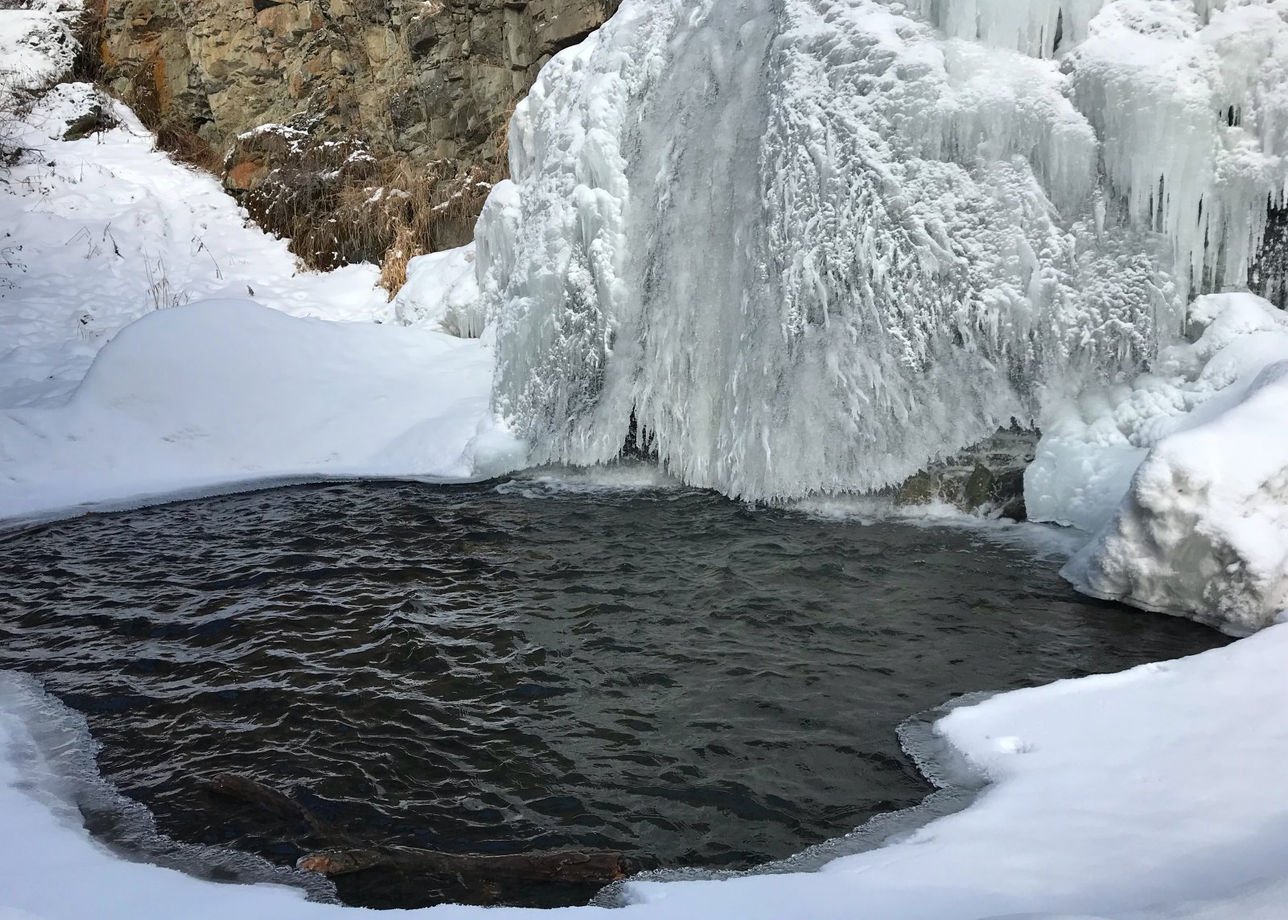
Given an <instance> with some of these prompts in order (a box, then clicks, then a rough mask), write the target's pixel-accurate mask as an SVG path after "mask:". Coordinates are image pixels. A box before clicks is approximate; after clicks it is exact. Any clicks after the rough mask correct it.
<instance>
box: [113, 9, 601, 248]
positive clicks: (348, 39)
mask: <svg viewBox="0 0 1288 920" xmlns="http://www.w3.org/2000/svg"><path fill="white" fill-rule="evenodd" d="M94 2H97V4H98V9H97V16H98V18H99V20H100V22H101V45H100V48H99V52H100V56H101V60H102V73H101V79H103V80H104V81H105V82H106V83H107V84H108V85H109V87H110V88H111V90H112V91H113V93H114V94H116V95H117V96H119V97H120V98H122V99H124V100H125V101H126V102H127V103H130V104H131V105H133V106H135V107H136V108H137V109H140V110H141V111H142V113H143V114H144V117H145V120H146V119H148V118H149V117H150V118H151V119H152V121H153V122H154V123H156V124H158V125H163V126H167V127H169V128H172V129H178V130H182V131H184V132H187V133H188V134H190V135H195V136H197V137H199V138H200V139H201V140H203V141H204V142H205V143H206V144H208V145H209V146H210V147H212V148H213V149H214V150H215V151H217V153H218V154H219V155H220V156H223V155H224V153H225V152H226V151H228V150H229V149H230V148H231V147H232V146H233V144H234V142H235V140H236V139H237V138H238V136H239V135H242V134H244V133H245V132H247V131H250V130H252V129H254V128H258V127H259V126H261V125H264V124H270V123H291V124H293V125H298V124H300V123H301V122H304V123H307V124H308V125H309V126H310V128H311V132H312V133H313V135H314V136H315V137H316V138H317V139H318V142H319V143H325V142H327V141H329V140H332V139H335V138H338V137H342V136H343V137H347V138H353V139H356V140H357V141H359V142H361V143H364V144H365V145H366V146H367V147H368V148H369V150H370V151H371V153H372V154H373V155H374V156H375V157H376V159H377V160H379V161H380V162H381V164H382V166H389V165H390V164H394V165H396V166H403V165H406V166H408V167H409V168H410V169H412V170H414V169H416V168H418V167H419V166H422V165H425V164H429V163H431V162H436V161H437V162H438V163H439V165H438V166H437V167H436V168H437V169H438V172H439V173H440V174H454V173H459V174H471V173H472V174H473V175H475V177H476V178H477V174H478V171H479V170H480V169H482V170H484V171H486V172H489V173H503V172H504V163H503V160H504V148H505V144H504V138H505V128H506V124H507V122H508V119H509V116H510V114H511V112H512V111H513V109H514V105H515V103H516V102H517V101H518V100H519V99H520V98H521V97H522V95H523V94H524V93H525V92H526V91H527V89H528V87H529V86H530V85H531V83H532V81H533V79H534V78H535V76H536V73H537V71H538V70H539V69H540V67H541V65H542V64H544V63H545V62H546V61H547V60H548V59H549V58H550V57H551V56H552V55H553V54H554V53H556V52H557V51H559V50H560V49H562V48H564V47H567V46H568V45H570V44H573V43H575V42H577V41H580V40H581V39H582V38H583V37H584V36H586V35H587V34H588V33H590V32H591V31H593V30H594V29H595V28H596V27H598V26H599V25H600V24H601V23H602V22H603V21H604V20H605V19H606V18H607V17H608V16H609V15H611V13H612V12H613V11H614V10H615V8H616V6H617V3H618V2H619V0H380V2H377V0H111V2H107V0H94ZM444 162H445V163H446V164H447V168H444V167H443V165H442V164H443V163H444ZM229 165H230V167H231V168H232V169H236V168H237V167H238V166H239V165H240V163H239V162H236V161H234V162H232V163H230V164H229ZM257 165H262V164H257ZM254 171H255V169H254V168H252V167H245V166H243V167H241V169H240V171H239V172H238V173H237V174H236V175H233V176H232V181H231V182H230V188H231V189H233V190H234V191H237V192H244V191H246V190H247V188H246V186H247V184H248V183H247V182H246V177H247V175H248V173H251V172H254ZM250 184H253V182H252V183H250ZM480 203H481V202H480ZM470 223H472V222H470Z"/></svg>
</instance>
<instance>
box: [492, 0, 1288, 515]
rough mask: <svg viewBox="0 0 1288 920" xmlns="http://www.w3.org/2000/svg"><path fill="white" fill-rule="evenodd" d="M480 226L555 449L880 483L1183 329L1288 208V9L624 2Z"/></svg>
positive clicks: (545, 94) (926, 1)
mask: <svg viewBox="0 0 1288 920" xmlns="http://www.w3.org/2000/svg"><path fill="white" fill-rule="evenodd" d="M510 150H511V168H512V173H513V177H514V182H513V183H506V184H503V185H502V186H501V187H499V188H498V189H497V190H496V191H495V192H494V193H493V197H492V199H491V201H490V202H489V204H488V206H487V208H486V209H485V211H484V215H483V218H482V220H481V221H480V223H479V227H478V230H477V243H478V255H479V259H478V273H479V282H480V288H481V291H482V304H483V308H484V310H485V311H486V313H487V315H488V316H489V317H491V318H493V319H495V320H496V321H497V328H498V349H499V355H500V361H499V372H498V377H497V380H496V383H495V390H494V401H495V405H496V408H497V409H498V410H499V411H500V412H501V413H502V414H503V415H504V416H505V417H506V418H507V420H508V421H510V422H511V424H512V425H513V427H514V428H515V429H516V430H517V431H519V432H521V433H522V434H524V435H525V436H526V437H527V438H528V439H529V441H530V442H531V443H532V445H533V448H534V459H537V460H562V461H571V462H574V463H593V462H597V461H603V460H607V459H609V458H611V457H612V456H614V455H615V454H616V453H617V452H618V450H619V449H620V447H621V445H622V443H623V440H624V438H625V437H626V435H627V432H628V430H629V428H630V426H631V424H632V423H633V422H634V423H635V424H636V425H638V428H639V431H640V433H641V435H642V436H643V437H646V438H651V439H652V441H651V443H652V446H653V448H654V449H655V450H656V451H657V454H658V457H659V460H660V462H661V463H662V464H663V465H664V466H665V467H666V468H667V469H668V470H669V471H671V472H672V473H675V474H677V475H679V476H680V477H682V478H683V479H685V480H686V481H688V482H690V483H694V484H699V485H704V486H711V487H714V488H718V489H720V490H722V491H724V492H726V493H728V494H732V495H741V496H745V497H754V498H781V497H789V496H798V495H803V494H808V493H812V492H828V491H845V490H869V489H873V488H878V487H881V486H884V485H887V484H890V483H892V482H895V481H898V480H899V479H901V478H903V477H905V476H907V475H909V474H910V473H912V472H914V471H915V470H916V469H918V468H919V467H921V466H922V465H924V464H925V463H926V462H927V461H928V460H931V459H933V458H935V457H936V456H942V455H944V454H947V453H950V452H952V451H955V450H957V449H958V448H960V447H963V446H965V445H966V444H968V443H971V442H973V441H975V440H978V439H979V438H980V437H982V436H984V435H985V434H987V433H988V432H990V431H991V430H992V429H993V428H995V427H996V426H997V425H998V424H1005V423H1006V422H1008V421H1009V420H1010V419H1012V418H1016V419H1018V420H1020V421H1022V422H1026V423H1032V422H1037V423H1042V422H1043V421H1045V418H1046V414H1047V412H1048V407H1050V406H1052V405H1054V404H1056V403H1059V402H1060V401H1062V400H1063V399H1064V398H1066V397H1067V396H1068V395H1069V394H1071V393H1076V392H1079V391H1080V390H1082V389H1083V388H1084V387H1085V386H1086V385H1088V384H1098V383H1103V382H1106V381H1114V380H1122V379H1127V378H1128V377H1129V376H1131V375H1133V374H1134V373H1136V372H1137V371H1138V370H1139V369H1140V368H1142V367H1143V366H1145V365H1146V364H1147V362H1148V361H1149V360H1150V359H1151V358H1152V357H1153V356H1154V355H1155V354H1157V352H1158V350H1159V349H1160V348H1161V347H1163V346H1165V345H1167V344H1169V343H1171V342H1173V341H1176V340H1177V338H1178V337H1179V335H1180V333H1181V331H1182V325H1183V314H1184V303H1185V300H1186V298H1187V296H1188V295H1189V294H1190V293H1191V292H1192V291H1200V290H1208V289H1216V288H1221V287H1226V286H1231V285H1234V286H1239V285H1242V284H1244V283H1245V282H1246V279H1247V276H1248V273H1249V270H1250V267H1251V260H1252V254H1253V253H1254V252H1256V250H1257V247H1258V245H1259V243H1260V241H1261V237H1262V235H1263V233H1264V228H1265V225H1266V213H1267V207H1268V205H1269V204H1271V203H1278V202H1282V201H1283V196H1284V190H1285V175H1286V169H1288V166H1286V159H1285V154H1288V2H1286V0H1262V2H1254V0H1228V2H1226V3H1224V4H1222V3H1217V2H1211V0H1208V2H1199V3H1195V4H1191V3H1186V2H1178V0H1108V2H1104V0H1064V2H1058V0H1041V2H1033V3H1024V4H1020V3H1013V2H1007V0H920V2H917V3H909V4H904V3H895V2H882V0H846V2H841V0H784V2H771V0H720V2H716V0H704V2H698V3H694V2H692V0H685V2H681V0H664V2H655V3H644V2H642V0H626V2H624V3H623V5H622V7H621V9H620V11H619V12H618V14H617V15H616V16H615V17H614V18H613V19H612V20H611V21H610V22H609V23H608V24H607V25H606V26H605V27H604V28H603V29H601V30H600V32H599V33H597V34H596V35H594V36H592V37H591V38H590V39H589V40H587V41H586V42H585V43H583V44H582V45H581V46H579V47H577V48H573V49H569V50H567V51H565V52H563V53H562V54H560V55H558V56H557V57H556V58H555V59H554V60H553V61H551V62H550V64H549V65H547V67H546V68H545V69H544V70H543V72H542V75H541V77H540V79H539V80H538V82H537V85H536V87H535V88H534V89H533V91H532V93H531V95H530V96H529V98H528V99H527V100H526V101H525V102H524V103H523V104H521V105H520V107H519V110H518V112H517V113H516V117H515V119H514V123H513V126H512V133H511V147H510Z"/></svg>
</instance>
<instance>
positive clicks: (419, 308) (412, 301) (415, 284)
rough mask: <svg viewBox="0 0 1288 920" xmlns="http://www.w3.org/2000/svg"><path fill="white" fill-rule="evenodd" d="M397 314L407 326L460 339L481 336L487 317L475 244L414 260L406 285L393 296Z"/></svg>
mask: <svg viewBox="0 0 1288 920" xmlns="http://www.w3.org/2000/svg"><path fill="white" fill-rule="evenodd" d="M394 315H395V317H397V319H398V322H400V323H402V324H403V325H405V326H423V327H425V328H426V329H436V330H438V331H440V332H446V333H447V334H448V335H455V336H460V337H461V338H469V339H473V338H478V337H479V336H481V335H482V334H483V329H484V326H485V325H486V317H485V316H484V313H483V308H482V304H481V303H480V302H479V285H478V279H477V277H476V272H475V258H474V245H473V244H470V245H469V246H462V247H460V248H459V249H448V250H445V251H443V252H432V253H430V254H429V255H424V256H416V257H415V258H413V259H411V260H410V261H409V262H408V263H407V283H406V284H404V285H403V286H402V288H401V289H399V291H398V294H397V296H395V297H394Z"/></svg>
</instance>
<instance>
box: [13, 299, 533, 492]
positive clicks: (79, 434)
mask: <svg viewBox="0 0 1288 920" xmlns="http://www.w3.org/2000/svg"><path fill="white" fill-rule="evenodd" d="M492 367H493V361H492V356H491V354H490V352H489V351H487V350H486V349H484V348H482V347H480V346H479V344H478V343H477V342H469V341H463V340H461V339H457V338H453V337H450V336H447V335H443V334H441V333H435V332H430V331H427V330H421V329H405V328H401V327H396V326H387V325H386V326H382V325H375V324H365V323H337V322H327V321H322V320H310V319H297V318H293V317H290V316H287V315H285V314H283V313H280V312H277V311H275V310H270V309H267V308H265V307H262V306H259V305H257V304H255V303H252V302H249V301H233V300H225V301H207V302H203V303H199V304H193V305H190V306H184V307H175V308H173V309H169V310H161V311H157V312H153V313H150V314H148V315H146V316H145V317H144V318H143V319H141V320H139V321H138V322H136V323H134V324H132V325H130V326H128V327H126V328H125V329H124V330H122V331H121V332H120V333H118V334H117V336H116V337H115V338H114V339H113V340H112V341H111V342H110V343H108V345H107V346H106V347H104V348H103V350H102V351H101V352H100V353H99V355H98V357H97V358H96V359H95V361H94V364H93V366H92V367H91V368H90V371H89V373H88V374H87V375H86V377H85V380H84V381H83V382H82V383H81V385H80V387H79V388H78V389H77V390H76V392H75V394H74V395H73V397H72V398H71V400H70V401H69V402H68V403H67V404H66V405H65V406H61V407H56V408H34V409H11V410H8V411H4V412H0V517H14V516H22V515H30V514H33V513H36V512H43V511H49V510H54V509H65V508H68V507H71V506H76V505H82V504H87V503H88V504H92V503H102V502H124V501H132V500H138V499H142V498H146V497H152V496H158V495H166V494H172V493H176V492H183V491H186V490H192V489H198V488H201V489H207V490H210V489H219V488H230V487H232V486H234V485H236V484H238V483H243V484H244V483H253V482H256V481H267V480H275V479H282V478H309V477H317V476H335V477H357V476H426V477H436V478H445V479H464V478H478V477H486V476H489V475H493V474H495V473H499V472H502V471H504V470H507V469H509V468H512V467H513V466H514V465H517V464H518V463H519V462H520V461H521V457H522V455H521V452H520V451H519V450H518V446H517V444H515V442H514V441H513V440H512V439H511V438H510V437H509V436H508V435H507V434H506V433H505V432H504V431H503V430H502V429H499V428H498V427H497V426H496V425H495V424H494V422H493V416H492V412H491V410H490V406H489V398H490V397H489V390H490V386H491V380H492Z"/></svg>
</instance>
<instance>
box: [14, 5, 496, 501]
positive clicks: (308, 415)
mask: <svg viewBox="0 0 1288 920" xmlns="http://www.w3.org/2000/svg"><path fill="white" fill-rule="evenodd" d="M53 5H55V6H56V4H53ZM67 41H68V39H67V38H66V27H65V23H64V22H63V21H62V17H60V16H59V15H57V14H56V13H53V12H47V11H46V12H42V11H40V10H35V11H3V12H0V61H3V62H5V65H6V69H5V70H4V71H3V72H0V81H3V85H4V89H2V90H0V96H5V97H6V98H10V99H11V105H12V104H13V103H12V100H13V99H14V98H15V97H14V96H13V95H12V92H13V87H14V86H15V85H17V86H22V85H27V86H32V85H40V84H41V83H42V82H44V81H46V80H48V79H49V78H50V77H51V76H52V75H54V74H56V73H57V72H58V70H59V68H60V67H64V66H66V64H67V62H68V61H69V60H70V52H69V50H66V49H68V45H67ZM42 50H43V51H44V52H45V53H44V56H43V57H42V53H41V52H42ZM65 52H66V53H65ZM96 106H98V107H102V108H103V109H104V110H105V111H106V112H107V113H108V115H110V117H111V118H112V119H113V120H115V121H116V122H117V125H116V127H113V128H111V129H110V130H106V131H103V132H100V133H94V134H91V135H89V136H88V137H85V138H83V139H80V140H71V141H68V140H64V139H63V135H64V132H65V131H66V129H67V126H68V124H69V122H71V121H73V120H74V119H76V118H77V117H78V116H80V115H82V114H84V113H86V112H89V111H92V110H93V109H94V107H96ZM6 123H7V125H8V127H7V129H6V142H7V143H8V144H9V145H10V146H11V147H17V148H21V149H23V150H25V151H26V152H25V153H23V154H22V155H21V157H20V158H19V160H18V162H17V164H16V165H14V166H12V167H11V168H9V169H6V170H4V171H0V228H3V231H2V232H3V237H2V238H0V518H14V517H22V516H29V515H40V514H57V513H67V512H68V511H70V510H74V509H76V508H80V507H87V506H104V505H120V504H122V503H129V502H137V501H140V500H143V499H146V498H149V497H152V498H155V497H157V496H163V495H172V494H177V493H191V492H193V491H199V490H205V491H214V490H220V489H230V488H236V487H238V486H239V485H247V484H253V483H255V482H264V481H273V480H281V479H292V478H293V479H299V478H310V477H317V476H339V477H349V476H363V475H370V476H383V475H388V476H425V477H434V478H468V477H477V476H486V475H489V474H491V473H494V472H501V471H503V470H504V469H507V468H510V467H512V466H514V465H515V464H516V463H518V462H519V460H521V453H520V452H519V451H518V446H517V444H516V442H514V440H513V439H511V438H510V437H508V435H506V434H505V432H504V431H503V430H501V429H500V428H498V427H497V426H496V425H495V423H494V422H493V416H492V412H491V410H490V407H489V402H490V394H491V385H492V375H493V368H494V364H495V361H494V358H493V352H492V350H491V348H490V347H489V346H488V345H487V344H485V343H484V342H481V341H479V340H477V339H473V340H465V339H462V338H457V337H454V336H450V335H447V334H444V333H442V332H440V331H433V330H430V329H428V328H407V327H405V326H402V325H399V324H397V323H395V322H393V320H394V306H393V305H392V304H389V303H388V302H387V298H386V296H385V294H384V292H383V291H381V290H379V289H378V288H377V287H376V281H377V272H376V269H375V268H374V267H372V266H370V265H359V266H350V267H347V268H343V269H340V270H337V271H333V272H329V273H326V274H320V273H315V272H308V271H304V270H302V269H300V268H299V266H298V265H297V262H296V260H295V257H294V256H292V255H291V254H290V253H289V252H288V251H287V248H286V243H285V242H284V241H282V240H279V239H276V238H274V237H272V236H269V235H268V234H265V233H264V232H263V231H261V230H259V229H258V228H256V227H254V226H253V225H250V224H249V223H248V222H247V220H246V217H245V214H244V213H243V212H242V211H241V210H240V208H238V206H237V205H236V203H235V202H234V201H233V200H232V199H231V198H229V197H228V195H227V194H225V193H224V191H223V189H222V188H220V186H219V184H218V182H217V181H216V180H215V179H214V178H212V177H210V176H208V175H205V174H201V173H198V172H196V171H194V170H192V169H188V168H186V167H183V166H180V165H177V164H175V163H174V162H172V161H170V160H169V159H168V158H167V157H165V156H164V155H163V154H161V153H159V152H157V151H156V150H155V149H153V139H152V136H151V135H150V134H149V133H148V132H147V131H146V130H145V129H144V128H143V127H142V125H140V124H139V123H138V121H137V119H135V117H134V116H133V115H132V113H130V112H129V110H128V109H126V108H124V107H122V106H119V105H116V104H114V103H112V102H111V100H108V99H106V98H104V97H103V96H102V95H101V94H100V93H98V92H97V91H96V90H95V89H94V88H93V87H92V86H89V85H87V84H83V83H67V84H62V85H60V86H57V87H55V88H54V89H53V90H52V91H50V92H48V93H46V94H45V95H43V96H42V97H41V98H40V99H39V100H38V101H37V102H36V103H35V105H34V107H32V108H31V110H30V111H29V112H27V113H25V115H24V117H22V118H20V119H16V120H15V119H13V118H10V119H8V120H7V121H6ZM268 308H272V309H268ZM136 321H137V322H136ZM132 323H133V324H134V325H131V324H132ZM377 324H380V325H377ZM127 327H128V329H127ZM123 330H125V331H123ZM91 362H94V364H93V367H92V369H91Z"/></svg>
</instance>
